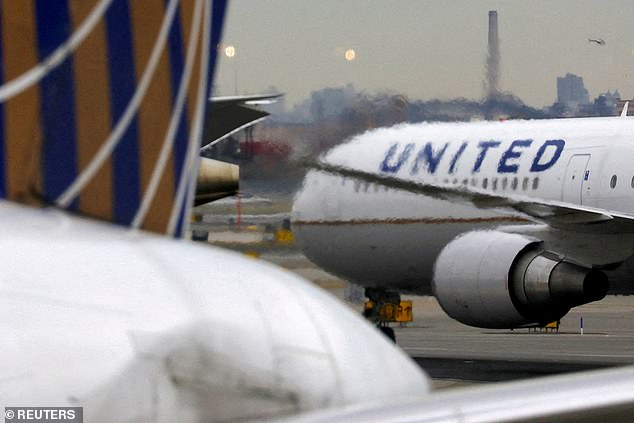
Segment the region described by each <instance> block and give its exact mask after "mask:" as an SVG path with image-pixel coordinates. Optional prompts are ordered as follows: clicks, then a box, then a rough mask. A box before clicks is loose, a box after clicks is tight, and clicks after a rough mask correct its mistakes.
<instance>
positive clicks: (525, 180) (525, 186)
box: [522, 178, 528, 191]
mask: <svg viewBox="0 0 634 423" xmlns="http://www.w3.org/2000/svg"><path fill="white" fill-rule="evenodd" d="M522 189H523V190H524V191H526V190H527V189H528V178H524V180H523V181H522Z"/></svg>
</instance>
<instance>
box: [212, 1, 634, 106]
mask: <svg viewBox="0 0 634 423" xmlns="http://www.w3.org/2000/svg"><path fill="white" fill-rule="evenodd" d="M628 6H629V3H628V2H625V1H620V0H610V1H605V2H601V3H596V2H591V1H587V0H585V1H572V0H561V1H558V2H549V1H543V0H538V1H533V2H512V1H509V0H506V1H503V0H483V1H466V0H457V1H452V2H443V1H439V0H434V1H422V2H410V1H396V0H382V1H378V0H375V1H369V2H367V1H361V0H348V1H346V2H341V3H339V2H334V1H331V0H327V1H324V2H306V3H303V2H302V3H300V2H295V1H290V0H276V1H264V2H259V1H255V0H241V1H239V2H232V3H231V4H230V7H229V10H228V16H227V22H226V27H225V32H224V37H223V45H224V46H228V45H231V46H233V47H234V48H235V56H234V57H232V58H228V57H226V56H224V55H221V58H220V60H219V68H218V75H217V79H216V94H221V95H229V94H235V93H236V92H237V93H239V94H246V93H259V92H265V91H268V90H270V87H275V88H276V89H277V90H278V91H280V92H284V93H286V103H287V105H289V106H292V105H294V104H296V103H298V102H300V101H302V100H303V99H306V98H308V97H309V96H310V93H311V92H313V91H316V90H320V89H322V88H325V87H340V86H345V85H346V84H353V85H354V86H355V88H356V89H357V90H359V91H363V92H367V93H369V94H374V93H381V92H388V93H396V94H404V95H406V96H407V97H408V98H410V99H412V100H418V99H421V100H429V99H433V98H438V99H449V98H457V97H465V98H469V99H479V98H482V97H483V96H484V86H485V65H486V55H487V31H488V12H489V11H490V10H496V11H497V12H498V19H499V22H498V24H499V37H500V54H501V61H500V70H501V72H500V83H499V85H500V90H501V91H502V92H511V93H513V94H515V95H517V96H518V97H519V98H521V99H522V100H523V101H524V102H525V103H526V104H528V105H531V106H534V107H543V106H546V105H550V104H552V103H553V102H554V101H555V100H556V97H557V90H556V81H557V77H561V76H564V75H565V74H567V73H572V74H575V75H578V76H580V77H583V79H584V82H585V85H586V88H587V89H588V91H589V92H590V96H591V97H592V98H594V97H596V96H597V95H599V93H602V92H605V91H608V90H619V92H620V93H621V95H622V96H623V97H624V98H632V96H633V95H634V92H633V91H634V90H633V87H632V79H633V78H634V36H633V35H632V34H631V32H628V29H629V26H630V22H632V18H634V11H632V10H631V7H628ZM589 38H602V39H604V40H605V41H606V44H605V45H598V44H596V43H593V42H589V41H588V39H589ZM350 50H353V51H354V55H353V56H351V52H350ZM346 52H347V53H348V58H347V59H346ZM351 58H352V59H353V60H350V59H351Z"/></svg>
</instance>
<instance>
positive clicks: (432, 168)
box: [411, 142, 449, 175]
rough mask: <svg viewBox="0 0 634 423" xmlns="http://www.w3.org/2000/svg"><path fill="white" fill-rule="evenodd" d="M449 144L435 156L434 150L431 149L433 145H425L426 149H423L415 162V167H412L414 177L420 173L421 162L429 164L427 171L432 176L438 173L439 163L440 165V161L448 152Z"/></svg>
mask: <svg viewBox="0 0 634 423" xmlns="http://www.w3.org/2000/svg"><path fill="white" fill-rule="evenodd" d="M448 145H449V143H446V144H445V146H444V147H443V148H442V149H441V150H440V151H438V152H437V153H436V155H434V150H433V149H432V147H431V143H429V142H428V143H427V144H425V147H423V148H421V149H420V151H419V152H418V155H417V156H416V161H415V162H414V166H413V167H412V172H411V173H412V175H416V174H417V173H418V170H419V169H418V167H419V163H420V161H421V160H423V159H424V160H425V162H427V171H428V172H429V173H431V174H434V173H435V172H436V168H437V167H438V163H440V159H442V156H443V154H445V151H446V150H447V146H448Z"/></svg>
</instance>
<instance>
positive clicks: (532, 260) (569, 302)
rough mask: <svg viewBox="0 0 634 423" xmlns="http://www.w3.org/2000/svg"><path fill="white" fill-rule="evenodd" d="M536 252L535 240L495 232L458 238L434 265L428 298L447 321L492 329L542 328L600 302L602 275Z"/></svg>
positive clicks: (604, 280) (604, 282)
mask: <svg viewBox="0 0 634 423" xmlns="http://www.w3.org/2000/svg"><path fill="white" fill-rule="evenodd" d="M540 247H541V241H540V240H538V239H535V238H531V237H527V236H523V235H517V234H509V233H505V232H499V231H475V232H469V233H467V234H465V235H462V236H460V237H458V238H456V239H454V240H453V241H451V242H450V243H449V244H447V246H445V248H444V249H443V250H442V252H441V253H440V255H439V257H438V259H437V260H436V265H435V269H434V280H433V285H432V287H433V290H434V295H435V296H436V299H437V300H438V302H439V303H440V305H441V306H442V308H443V309H444V310H445V312H446V313H447V314H448V315H449V316H451V317H452V318H454V319H456V320H458V321H460V322H462V323H464V324H467V325H470V326H477V327H483V328H497V329H503V328H517V327H526V326H535V325H543V324H546V323H549V322H553V321H555V320H559V319H560V318H561V317H563V316H564V315H565V314H566V313H568V311H569V310H570V308H571V307H574V306H577V305H581V304H585V303H589V302H591V301H596V300H600V299H601V298H603V297H605V295H606V293H607V291H608V279H607V277H606V276H605V274H603V272H601V271H599V270H595V269H589V268H585V267H582V266H578V265H576V264H573V263H569V262H566V261H563V260H562V259H560V258H559V257H557V256H556V255H555V254H553V253H550V252H548V251H544V250H543V249H541V248H540Z"/></svg>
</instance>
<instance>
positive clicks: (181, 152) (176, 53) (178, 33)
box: [165, 0, 189, 198]
mask: <svg viewBox="0 0 634 423" xmlns="http://www.w3.org/2000/svg"><path fill="white" fill-rule="evenodd" d="M168 3H169V0H165V4H166V6H167V4H168ZM183 47H184V46H183V35H182V28H181V13H180V7H179V8H178V9H177V11H176V14H175V17H174V23H173V24H172V26H171V28H170V33H169V38H168V53H169V62H170V68H171V72H170V76H171V83H172V108H173V106H174V105H175V102H176V96H177V95H178V87H179V85H180V80H181V78H182V76H183V72H184V70H185V69H184V67H185V56H184V53H183ZM187 129H188V128H187V102H185V106H184V107H183V112H182V114H181V117H180V120H179V122H178V128H177V131H176V135H175V139H174V150H173V155H174V189H175V192H174V198H176V190H177V189H178V184H179V182H180V176H181V172H182V170H183V165H184V164H185V160H186V158H187V143H188V141H189V140H188V130H187Z"/></svg>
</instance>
